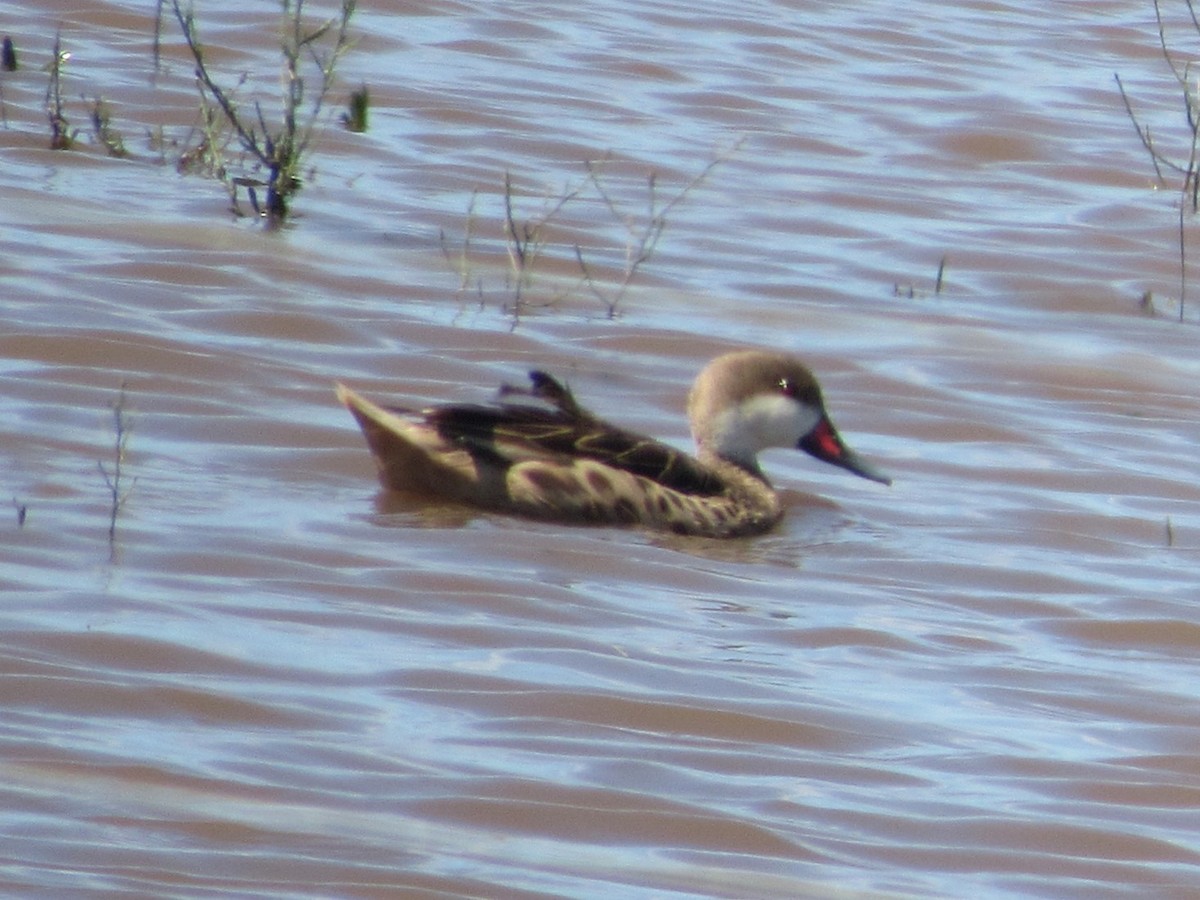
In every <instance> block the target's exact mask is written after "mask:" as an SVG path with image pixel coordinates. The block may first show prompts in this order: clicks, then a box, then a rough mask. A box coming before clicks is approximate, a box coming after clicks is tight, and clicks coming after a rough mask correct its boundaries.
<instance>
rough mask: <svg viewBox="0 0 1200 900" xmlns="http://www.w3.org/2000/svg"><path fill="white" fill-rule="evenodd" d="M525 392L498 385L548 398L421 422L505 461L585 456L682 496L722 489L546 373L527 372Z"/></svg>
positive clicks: (709, 475) (695, 464) (459, 410)
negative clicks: (595, 412) (604, 416)
mask: <svg viewBox="0 0 1200 900" xmlns="http://www.w3.org/2000/svg"><path fill="white" fill-rule="evenodd" d="M530 380H531V381H532V383H533V387H532V389H530V390H525V389H521V388H505V389H502V391H501V393H502V395H510V394H525V395H528V396H532V397H536V398H538V399H541V400H544V401H546V402H547V403H549V404H550V405H551V406H552V407H553V408H551V409H545V408H542V407H539V406H533V405H530V404H525V403H503V404H502V405H500V406H477V405H470V404H455V405H451V406H441V407H435V408H434V409H430V410H427V411H426V412H425V414H424V417H425V421H426V422H427V423H428V424H430V425H431V426H433V427H434V428H436V429H437V431H438V433H439V434H440V435H441V436H442V437H443V438H444V439H445V440H448V441H451V442H453V443H455V444H457V445H458V446H460V447H463V448H464V449H467V450H470V451H471V452H473V453H480V454H486V455H488V456H489V457H491V458H492V459H493V460H494V461H496V462H499V463H501V464H505V465H511V464H513V463H515V462H520V461H522V460H528V459H546V458H548V457H550V458H556V459H558V460H567V459H572V458H574V459H578V458H586V459H591V460H595V461H596V462H599V463H603V464H604V465H607V466H611V467H613V468H614V469H622V470H624V471H626V472H630V473H632V474H634V475H639V476H641V477H643V478H646V479H649V480H650V481H654V482H656V483H658V484H661V485H663V486H664V487H669V488H672V489H674V490H677V491H682V492H684V493H688V494H701V495H712V494H718V493H721V492H722V491H723V490H725V488H726V485H725V483H724V481H723V480H722V479H721V478H720V476H719V475H717V474H716V473H714V472H712V471H710V470H709V469H708V468H707V467H706V466H704V465H703V464H702V463H700V461H699V460H697V459H695V458H694V457H692V456H690V455H688V454H687V453H683V452H681V451H679V450H676V449H675V448H674V447H670V446H668V445H667V444H664V443H662V442H661V441H656V440H654V439H652V438H648V437H646V436H644V435H640V434H637V433H635V432H632V431H627V430H625V429H623V428H619V427H617V426H615V425H612V424H610V423H608V422H606V421H604V420H603V419H599V418H597V417H596V416H594V415H592V414H591V413H590V412H588V411H587V410H586V409H584V408H583V407H581V406H580V405H579V404H578V403H577V402H576V401H575V398H574V396H573V395H572V394H571V392H570V390H569V389H568V388H566V387H565V386H564V385H562V384H561V383H560V382H558V381H557V380H555V379H554V378H553V377H551V376H550V375H547V374H546V373H545V372H531V373H530Z"/></svg>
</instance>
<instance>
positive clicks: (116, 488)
mask: <svg viewBox="0 0 1200 900" xmlns="http://www.w3.org/2000/svg"><path fill="white" fill-rule="evenodd" d="M125 387H126V385H125V382H121V388H120V391H119V392H118V393H117V399H116V400H115V401H113V404H112V414H113V432H114V438H115V439H114V441H113V460H112V469H111V471H110V470H109V468H108V467H107V466H105V465H104V461H103V460H97V462H96V467H97V468H98V469H99V470H100V475H101V477H103V478H104V484H105V486H106V487H107V488H108V493H109V508H108V512H109V516H108V543H109V547H110V548H112V549H114V550H115V548H116V539H117V516H118V515H119V514H120V512H121V510H122V508H124V506H125V501H126V500H128V499H129V494H130V493H131V492H132V491H133V486H134V485H135V484H137V478H134V479H133V481H132V482H131V483H130V485H129V487H124V485H123V484H122V481H123V477H124V466H125V452H126V448H127V447H128V445H129V435H130V433H131V426H130V424H129V420H128V419H127V418H126V416H125Z"/></svg>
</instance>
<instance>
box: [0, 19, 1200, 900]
mask: <svg viewBox="0 0 1200 900" xmlns="http://www.w3.org/2000/svg"><path fill="white" fill-rule="evenodd" d="M1166 6H1167V4H1164V8H1165V7H1166ZM277 11H278V7H277V6H275V5H273V4H269V3H261V4H231V3H225V2H221V0H212V2H207V0H206V2H204V3H202V4H198V6H197V15H198V18H199V20H200V23H201V28H202V38H203V40H204V42H205V45H206V47H207V50H208V53H209V62H210V65H211V66H212V69H213V72H214V75H215V76H216V77H217V78H218V79H220V80H222V82H223V83H224V84H226V85H227V86H229V87H231V88H232V87H235V86H237V85H238V84H239V78H241V76H243V75H246V76H247V77H246V79H245V81H244V83H241V84H240V86H237V98H238V101H239V102H241V103H242V108H243V109H250V108H252V106H253V98H255V97H258V98H261V102H262V108H263V115H264V116H265V117H266V118H267V119H268V120H272V121H273V120H274V118H275V117H276V116H277V115H278V110H277V106H276V105H275V100H274V98H275V97H276V94H277V91H278V85H279V80H278V55H277V53H276V51H275V45H276V40H277V37H276V36H277V33H278V24H277ZM309 11H310V14H311V16H312V17H313V18H314V20H315V19H316V18H319V17H320V16H322V15H327V14H330V13H331V12H332V11H333V10H332V8H331V7H329V6H325V7H318V6H317V5H315V4H314V5H312V6H311V7H310V10H309ZM1175 12H1178V11H1175ZM56 30H60V31H61V36H62V41H63V46H64V49H66V50H69V51H70V52H71V54H72V56H71V58H70V60H69V61H68V62H67V64H66V67H65V69H64V75H63V98H64V102H65V112H66V115H67V117H68V119H69V120H70V121H71V124H72V126H73V127H75V128H78V129H80V135H79V142H78V145H77V147H76V149H74V150H72V151H69V152H61V151H52V150H49V149H48V143H49V127H48V125H47V119H46V115H45V111H44V107H45V96H46V87H47V81H48V73H47V71H46V70H45V65H46V63H47V62H48V60H49V58H50V53H51V48H52V45H53V39H54V33H55V31H56ZM352 30H353V33H354V36H355V38H356V40H357V43H356V45H355V47H354V49H353V50H352V51H351V52H350V53H349V54H348V55H347V56H346V57H345V58H344V59H343V61H342V64H341V67H340V71H339V80H338V82H337V84H336V86H335V88H334V90H333V93H332V95H331V100H330V103H329V106H328V108H327V111H326V113H325V116H326V118H325V119H323V120H322V124H321V125H320V127H319V128H318V129H317V137H316V140H315V143H314V146H313V152H312V155H311V157H310V162H311V165H312V169H311V170H310V171H307V172H306V177H305V187H304V189H303V191H302V192H301V193H300V194H299V195H298V197H297V201H296V205H295V216H294V218H293V219H292V221H291V222H290V223H289V224H288V226H287V227H285V228H283V229H281V230H278V231H274V232H271V231H267V230H265V229H264V228H263V227H262V226H261V225H260V224H259V223H257V222H256V221H255V220H254V218H253V217H252V216H247V217H242V218H238V217H235V216H233V215H231V214H230V212H229V203H228V198H227V196H226V194H225V192H224V189H223V188H222V187H221V185H220V184H219V183H218V182H217V181H214V180H212V179H209V178H206V177H204V176H203V175H202V174H200V173H198V172H192V173H190V174H180V173H179V172H178V171H177V168H176V163H177V162H178V160H179V158H180V155H181V154H183V153H184V152H186V151H187V150H188V149H189V148H191V147H194V146H195V143H196V141H197V140H198V139H199V133H198V131H197V130H196V128H195V126H196V124H197V122H198V112H197V109H198V104H199V100H198V93H197V90H196V87H195V84H194V81H193V78H192V69H193V66H192V64H191V62H190V61H189V60H188V59H187V57H186V55H185V53H184V51H183V49H182V45H181V41H180V39H179V34H178V28H177V26H174V25H173V24H172V23H170V22H167V23H166V24H165V25H164V28H163V37H162V44H163V49H162V60H161V65H160V66H159V67H158V69H157V71H156V69H155V66H154V58H153V34H154V10H153V4H149V3H146V2H137V3H134V2H128V0H83V2H81V3H76V4H70V5H66V4H62V3H61V2H57V0H52V2H50V3H30V2H28V0H16V2H14V3H10V4H8V6H7V7H6V8H5V10H4V11H3V13H2V14H0V31H3V32H4V33H8V34H11V35H12V36H13V38H14V40H15V42H16V47H17V50H18V54H19V60H20V63H21V66H20V68H19V69H18V70H17V71H16V72H4V73H0V88H2V95H0V103H2V112H3V119H2V122H0V273H2V275H3V298H2V300H0V324H2V327H0V365H2V367H3V368H2V375H0V377H2V379H3V385H4V390H3V392H0V471H2V473H3V483H2V485H0V488H2V494H0V499H3V500H4V501H5V503H8V502H9V501H10V498H11V505H9V506H8V507H7V508H8V512H7V514H2V513H3V510H0V585H2V586H3V589H4V590H3V597H4V603H3V606H2V608H0V609H2V611H0V621H2V630H0V712H2V714H0V767H2V771H3V776H4V777H3V780H2V781H3V783H2V786H0V798H2V802H3V809H4V813H3V815H0V832H2V834H3V850H2V851H0V890H2V892H3V893H4V894H5V895H8V896H21V895H37V896H56V897H59V896H84V895H107V896H115V895H118V894H119V895H123V896H129V895H143V896H154V897H198V896H216V895H237V896H296V897H301V896H304V897H308V896H322V897H324V896H396V895H420V894H429V895H442V896H457V895H470V896H540V895H545V896H574V897H600V896H605V897H609V896H635V895H636V896H677V895H697V896H746V897H796V896H806V897H839V898H841V897H859V896H869V897H875V896H885V897H931V896H940V897H955V898H957V897H968V896H969V897H1003V896H1039V897H1055V898H1058V897H1078V898H1095V897H1106V896H1130V897H1134V896H1136V897H1170V898H1175V897H1179V898H1183V897H1192V896H1196V895H1197V894H1198V893H1200V838H1198V831H1197V822H1198V821H1200V819H1198V818H1197V816H1198V809H1197V807H1200V714H1198V711H1197V703H1196V694H1197V689H1198V688H1200V679H1198V678H1197V668H1196V658H1197V655H1198V651H1200V614H1198V613H1197V599H1198V597H1200V591H1198V587H1200V577H1198V574H1197V548H1198V547H1200V511H1198V505H1197V504H1198V501H1200V488H1197V486H1196V482H1197V462H1196V459H1197V457H1196V446H1197V439H1198V437H1200V402H1198V401H1197V385H1198V384H1200V365H1198V364H1197V361H1196V360H1197V347H1198V346H1200V331H1198V330H1197V323H1198V322H1200V306H1190V305H1188V304H1185V306H1184V310H1183V320H1184V321H1183V322H1182V323H1181V322H1179V321H1178V319H1179V299H1178V298H1179V280H1178V237H1177V227H1178V206H1177V198H1178V191H1177V187H1176V185H1175V184H1174V183H1172V182H1169V183H1168V184H1166V185H1165V186H1159V185H1157V184H1156V181H1155V178H1154V171H1153V168H1152V167H1151V165H1150V162H1149V158H1148V156H1147V155H1146V153H1145V151H1144V149H1143V148H1142V146H1141V145H1140V143H1139V141H1138V139H1137V136H1136V134H1135V133H1134V131H1133V128H1132V127H1131V125H1130V122H1129V120H1128V117H1127V115H1126V113H1125V110H1124V108H1123V107H1122V104H1121V101H1120V97H1119V95H1118V93H1117V91H1116V86H1115V83H1114V81H1113V73H1114V72H1119V73H1120V74H1121V76H1122V79H1123V80H1124V82H1125V84H1126V87H1127V90H1128V91H1129V92H1130V96H1131V99H1132V100H1133V102H1134V103H1135V105H1136V107H1137V110H1138V113H1139V115H1140V116H1142V117H1143V120H1144V121H1145V122H1146V123H1147V124H1150V125H1151V126H1152V128H1153V130H1154V133H1155V135H1156V139H1157V140H1158V141H1159V146H1160V148H1161V149H1162V150H1163V152H1164V153H1166V154H1168V155H1173V156H1179V155H1184V154H1186V150H1187V142H1186V140H1185V137H1186V135H1185V134H1184V133H1183V132H1182V131H1181V130H1180V129H1181V128H1182V127H1183V115H1182V110H1181V101H1180V99H1179V95H1178V89H1177V87H1176V85H1175V83H1174V81H1173V80H1172V78H1171V76H1170V73H1169V71H1168V70H1167V68H1166V65H1165V63H1164V61H1163V58H1162V54H1161V52H1160V50H1159V47H1158V42H1157V32H1156V28H1155V24H1154V14H1153V7H1152V5H1151V4H1150V3H1149V2H1140V0H1137V2H1135V0H1127V2H1126V0H1122V2H1116V0H1106V2H1098V3H1086V4H1085V3H1070V4H1067V3H1056V4H1043V3H1035V2H1032V0H1010V2H984V0H978V2H971V3H963V4H944V3H940V2H931V0H917V2H912V3H901V4H897V3H883V2H875V0H870V2H865V3H857V4H835V3H827V2H816V3H813V2H804V3H801V2H796V0H751V2H746V3H739V4H733V5H730V4H715V3H713V4H705V3H701V4H695V3H691V4H681V3H671V2H667V3H656V4H644V3H632V2H629V0H600V2H594V3H587V4H573V5H572V4H561V3H560V4H543V3H539V2H532V0H531V2H517V0H502V2H491V3H484V2H477V0H445V2H430V3H423V4H410V3H404V4H400V3H386V4H382V3H363V4H362V7H361V8H360V9H359V11H358V13H357V15H356V17H355V19H354V21H353V27H352ZM1171 35H1172V39H1173V40H1177V41H1178V42H1179V43H1180V45H1181V46H1182V47H1183V48H1184V50H1183V51H1181V58H1186V56H1187V52H1190V51H1187V48H1188V47H1191V48H1194V47H1196V46H1200V41H1198V39H1197V38H1196V36H1195V34H1194V33H1192V32H1189V31H1188V30H1187V28H1184V27H1181V28H1179V29H1177V30H1175V31H1172V32H1171ZM1189 41H1190V43H1188V42H1189ZM359 84H366V85H367V86H368V87H369V89H370V94H371V100H372V107H371V114H370V115H371V119H370V129H369V130H368V131H367V132H366V133H365V134H362V135H356V134H351V133H349V132H347V131H345V130H343V129H342V128H341V127H340V126H339V125H338V123H337V115H338V113H339V111H340V109H341V108H342V107H343V105H344V103H345V98H346V95H347V92H348V90H349V89H351V88H353V87H355V86H357V85H359ZM97 96H103V97H104V98H105V100H106V101H107V104H108V108H109V112H110V114H111V121H112V124H113V127H115V128H116V129H118V130H119V131H120V132H121V133H122V135H123V138H124V141H125V144H126V147H127V148H128V149H129V151H130V154H129V156H128V158H125V159H113V158H109V157H108V156H107V155H106V154H105V153H104V152H103V148H102V147H101V146H100V145H99V144H98V143H97V142H96V140H95V139H94V138H93V137H91V136H90V128H89V126H88V109H89V106H90V104H91V101H92V99H93V98H95V97H97ZM226 153H227V158H226V162H227V164H228V165H229V166H230V167H231V170H233V171H235V173H236V174H254V173H252V172H248V171H246V169H245V168H243V167H242V163H243V160H242V159H241V157H240V155H239V154H238V153H237V151H236V147H235V146H233V145H230V146H229V147H228V148H227V151H226ZM589 165H590V168H589ZM506 177H507V178H508V180H509V183H510V189H509V200H508V204H507V205H508V206H509V207H510V208H511V212H512V217H513V220H514V222H515V223H516V225H517V228H518V229H519V230H522V231H523V233H525V234H527V235H528V236H529V237H530V241H529V248H528V249H529V254H528V266H527V272H526V275H527V277H526V278H525V279H524V280H523V281H522V282H521V283H520V284H518V283H517V281H516V280H515V279H514V277H513V274H512V270H511V267H510V263H509V259H508V254H507V253H506V249H505V237H504V234H505V232H504V219H505V207H506V201H505V181H506ZM1169 177H1170V178H1171V179H1175V180H1176V181H1177V178H1176V176H1175V175H1173V174H1170V175H1169ZM242 208H243V211H247V210H248V209H249V204H248V203H247V201H246V199H245V197H244V196H243V198H242ZM654 216H662V219H661V222H660V224H663V223H665V224H663V228H662V232H661V236H660V237H659V240H658V242H657V243H656V244H652V245H651V249H652V250H653V253H652V254H651V256H650V258H649V259H648V260H647V261H645V262H644V263H642V264H641V265H639V266H637V267H636V270H635V271H634V272H633V273H632V277H631V278H629V279H626V278H625V266H626V252H627V248H628V247H630V246H634V247H635V252H636V244H637V242H638V241H639V240H640V239H641V238H642V237H643V236H645V235H647V234H652V232H651V231H648V230H647V229H652V228H653V225H654V221H653V220H652V218H653V217H654ZM1191 227H1193V226H1191V225H1190V224H1189V228H1191ZM581 259H582V260H583V267H582V268H581V264H580V260H581ZM943 259H944V260H945V263H944V272H943V276H942V283H941V290H940V292H938V291H935V281H936V279H937V277H938V269H939V264H940V263H941V262H942V260H943ZM585 273H586V274H585ZM626 281H627V283H626ZM1146 292H1150V295H1151V298H1150V305H1151V306H1152V309H1150V310H1147V309H1145V308H1143V306H1142V305H1141V304H1139V298H1141V297H1142V295H1143V294H1144V293H1146ZM745 345H755V346H768V347H776V348H784V349H788V350H791V351H793V352H795V353H797V354H800V355H801V356H802V357H804V358H805V359H806V360H807V361H808V362H809V363H810V364H811V365H812V367H813V369H814V370H815V371H816V372H817V373H818V374H819V376H820V377H821V380H822V383H823V385H824V388H825V392H826V399H827V401H828V403H829V405H830V408H831V412H832V414H833V416H834V418H835V420H836V421H837V422H838V424H839V426H840V428H841V430H842V432H843V434H844V436H845V437H846V438H847V439H848V440H849V442H850V443H851V444H852V445H854V446H855V448H856V449H857V450H858V451H859V452H860V453H862V454H864V455H865V456H868V457H870V458H871V459H873V460H875V461H876V462H878V463H879V464H880V465H881V466H882V467H884V468H886V469H887V470H888V471H889V473H890V474H891V475H892V476H893V477H894V479H895V485H894V486H893V487H892V488H891V489H887V488H884V487H882V486H880V485H877V484H872V483H869V482H866V481H862V480H859V479H854V478H851V477H849V476H847V475H846V474H845V473H843V472H840V471H836V470H833V469H829V468H828V467H826V468H822V467H820V465H819V464H817V463H815V462H812V461H811V460H809V459H808V458H807V457H804V458H801V457H800V456H798V455H796V454H789V453H787V452H784V451H776V452H772V453H770V454H767V456H766V459H765V464H766V467H767V468H768V470H769V471H770V473H771V475H772V477H773V478H774V480H775V481H776V483H777V484H779V485H780V486H781V488H782V489H783V490H784V495H785V500H786V503H787V505H788V507H789V509H788V515H787V518H786V519H785V521H784V523H783V524H782V525H781V526H780V527H779V528H778V529H777V530H776V531H774V532H773V533H771V534H769V535H767V536H765V537H761V538H756V539H752V540H741V541H729V542H717V541H705V540H685V539H680V538H664V537H661V536H655V535H650V534H646V533H642V532H639V531H636V530H634V531H623V530H616V529H577V528H562V527H557V526H549V525H544V524H537V523H529V522H522V521H515V520H510V519H505V518H502V517H496V516H491V515H478V514H473V513H472V512H471V511H469V510H464V509H460V508H457V507H452V506H423V505H414V504H413V503H411V502H402V501H398V500H397V499H396V498H392V497H388V496H385V495H383V494H381V493H380V492H379V490H378V488H377V486H376V482H375V480H374V469H373V466H372V463H371V460H370V458H369V455H368V453H367V451H366V448H365V445H364V443H363V441H362V439H361V436H360V434H359V432H358V431H357V429H356V428H355V426H354V423H353V421H352V420H351V418H350V417H349V416H348V415H347V414H346V412H345V410H343V409H342V408H340V407H339V406H338V404H337V403H336V400H335V398H334V396H333V392H332V387H331V386H332V383H333V382H334V381H335V380H344V381H346V382H348V383H350V384H352V385H353V386H354V387H356V388H358V389H360V390H362V391H363V392H365V393H367V394H369V395H371V396H376V397H380V398H395V399H399V400H406V401H419V402H434V401H445V400H469V401H480V400H485V399H488V398H489V397H491V396H492V391H493V390H494V388H495V386H496V385H497V384H499V383H500V382H503V381H510V382H512V381H519V380H520V379H522V378H523V376H524V372H525V371H526V370H527V369H529V368H531V367H533V366H537V367H542V368H546V369H548V370H550V371H553V372H556V373H559V374H560V375H562V376H564V377H565V378H566V379H568V380H569V381H570V383H571V385H572V387H573V388H574V389H575V391H576V392H577V394H578V395H579V396H580V397H581V398H582V399H583V400H585V401H586V402H587V403H589V404H590V405H591V406H592V407H593V408H594V409H595V410H596V411H597V412H598V413H600V414H602V415H604V416H607V417H611V418H615V419H619V420H621V421H622V423H624V424H627V425H629V426H631V427H634V428H638V429H642V430H645V431H651V432H654V433H656V434H658V435H660V436H661V437H663V438H665V439H667V440H669V441H672V442H674V443H677V444H679V445H681V446H686V444H687V441H688V436H687V428H686V423H685V422H684V419H683V413H682V408H683V403H684V399H685V397H686V393H687V388H688V386H689V384H690V381H691V379H692V377H693V375H694V374H695V372H696V371H697V370H698V369H699V368H700V366H701V365H703V363H704V362H706V361H707V360H708V359H709V358H711V357H712V356H714V355H716V354H718V353H720V352H723V351H725V350H728V349H731V348H734V347H740V346H745ZM122 385H124V395H123V396H124V399H123V402H122V403H121V405H120V410H121V421H122V423H123V429H124V433H125V438H126V444H125V447H126V452H125V456H124V463H123V467H122V470H121V477H122V480H121V483H120V485H119V486H118V487H119V490H118V493H119V494H120V497H121V499H122V500H123V504H122V505H121V507H120V509H119V515H118V516H117V520H116V530H115V533H114V535H113V538H112V540H111V541H110V538H109V525H110V508H111V504H112V495H111V491H110V489H109V485H108V484H107V483H106V478H107V479H108V480H109V481H110V482H111V479H112V478H113V476H114V474H115V469H114V459H113V456H114V448H115V442H116V439H115V434H114V428H115V418H114V412H113V406H114V404H117V403H118V398H119V397H120V396H121V394H120V391H121V388H122Z"/></svg>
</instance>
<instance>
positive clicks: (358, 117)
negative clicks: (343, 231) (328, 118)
mask: <svg viewBox="0 0 1200 900" xmlns="http://www.w3.org/2000/svg"><path fill="white" fill-rule="evenodd" d="M370 106H371V92H370V91H368V90H367V86H366V85H365V84H364V85H363V86H362V87H360V88H359V89H358V90H357V91H352V92H351V93H350V105H349V109H348V110H347V111H346V112H344V113H342V124H343V125H345V126H346V129H347V130H348V131H353V132H355V133H356V134H362V133H363V132H364V131H366V130H367V110H368V109H370Z"/></svg>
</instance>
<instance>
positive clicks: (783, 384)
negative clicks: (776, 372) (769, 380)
mask: <svg viewBox="0 0 1200 900" xmlns="http://www.w3.org/2000/svg"><path fill="white" fill-rule="evenodd" d="M779 390H780V391H781V392H783V393H785V394H788V395H789V396H790V395H791V393H792V383H791V382H790V381H788V380H787V378H780V379H779Z"/></svg>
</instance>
